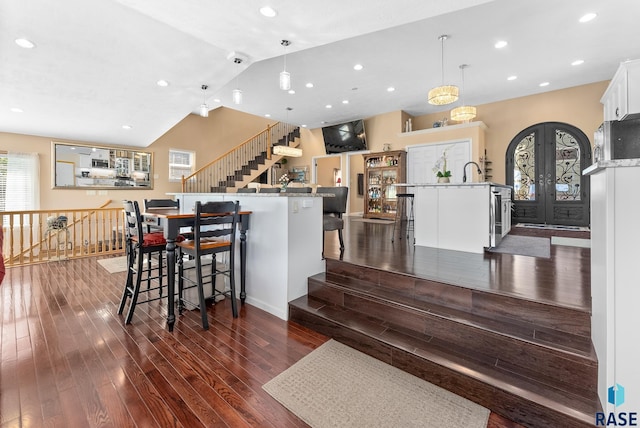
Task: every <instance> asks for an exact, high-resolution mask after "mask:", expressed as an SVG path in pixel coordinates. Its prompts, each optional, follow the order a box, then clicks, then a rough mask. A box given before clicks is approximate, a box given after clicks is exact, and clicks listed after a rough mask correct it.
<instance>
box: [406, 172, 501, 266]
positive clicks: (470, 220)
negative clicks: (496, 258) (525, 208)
mask: <svg viewBox="0 0 640 428" xmlns="http://www.w3.org/2000/svg"><path fill="white" fill-rule="evenodd" d="M397 186H398V187H403V188H407V192H411V193H413V194H415V197H414V212H415V219H414V237H415V245H421V246H425V247H434V248H442V249H446V250H455V251H466V252H470V253H483V252H484V249H485V248H489V247H493V246H495V245H497V243H498V242H499V240H500V239H501V237H502V236H504V235H506V234H507V233H509V230H510V229H511V192H510V190H511V186H505V185H503V184H496V183H491V182H483V183H453V184H448V183H437V184H435V183H429V184H411V183H403V184H397Z"/></svg>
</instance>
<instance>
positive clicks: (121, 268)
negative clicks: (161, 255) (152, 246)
mask: <svg viewBox="0 0 640 428" xmlns="http://www.w3.org/2000/svg"><path fill="white" fill-rule="evenodd" d="M145 260H146V259H145ZM98 264H99V265H100V266H102V267H103V268H105V269H106V270H107V271H108V272H109V273H118V272H126V271H127V256H120V257H111V258H109V259H101V260H98ZM157 264H158V261H157V260H155V259H153V258H152V259H151V265H152V266H155V265H157Z"/></svg>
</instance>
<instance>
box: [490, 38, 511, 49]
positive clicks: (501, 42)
mask: <svg viewBox="0 0 640 428" xmlns="http://www.w3.org/2000/svg"><path fill="white" fill-rule="evenodd" d="M507 45H508V43H507V42H505V41H504V40H499V41H497V42H496V44H495V45H493V47H495V48H496V49H502V48H504V47H505V46H507Z"/></svg>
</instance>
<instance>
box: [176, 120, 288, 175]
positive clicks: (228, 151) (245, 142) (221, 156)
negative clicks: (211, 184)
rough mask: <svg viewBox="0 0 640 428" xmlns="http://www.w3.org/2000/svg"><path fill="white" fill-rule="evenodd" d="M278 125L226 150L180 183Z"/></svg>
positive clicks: (270, 126)
mask: <svg viewBox="0 0 640 428" xmlns="http://www.w3.org/2000/svg"><path fill="white" fill-rule="evenodd" d="M278 123H280V122H277V123H275V124H273V125H267V129H266V130H264V131H260V132H258V133H257V134H256V135H254V136H253V137H251V138H249V139H248V140H246V141H244V142H243V143H240V144H238V145H237V146H235V147H234V148H232V149H229V150H227V151H226V152H224V153H223V154H222V155H220V156H218V157H217V158H215V159H214V160H212V161H211V162H209V163H208V164H206V165H204V166H202V167H200V168H199V169H198V170H197V171H196V172H194V173H192V174H191V175H190V176H188V177H185V178H183V179H182V182H183V183H184V182H185V181H187V180H189V179H190V178H192V177H194V176H196V175H198V174H199V173H200V172H202V171H203V170H205V169H207V168H209V167H210V166H211V165H213V164H214V163H216V162H218V161H220V160H221V159H223V158H224V157H225V156H227V155H230V154H231V153H233V152H235V151H237V150H239V149H240V148H241V147H243V146H245V145H247V144H249V143H251V142H252V141H253V140H255V139H256V138H258V137H260V136H261V135H262V134H264V133H265V132H269V131H270V130H271V129H272V128H273V127H274V126H276V125H278Z"/></svg>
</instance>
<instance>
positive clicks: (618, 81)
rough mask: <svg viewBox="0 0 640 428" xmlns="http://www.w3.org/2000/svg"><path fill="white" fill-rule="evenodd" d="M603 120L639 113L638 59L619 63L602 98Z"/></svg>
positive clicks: (623, 117) (639, 73) (639, 61)
mask: <svg viewBox="0 0 640 428" xmlns="http://www.w3.org/2000/svg"><path fill="white" fill-rule="evenodd" d="M600 102H601V103H602V104H604V120H605V121H614V120H623V119H625V118H627V117H628V116H629V115H632V114H637V113H640V60H634V61H627V62H623V63H622V64H620V67H618V71H616V74H615V75H614V76H613V79H611V83H610V84H609V87H608V88H607V90H606V91H605V93H604V95H603V96H602V99H601V100H600Z"/></svg>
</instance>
